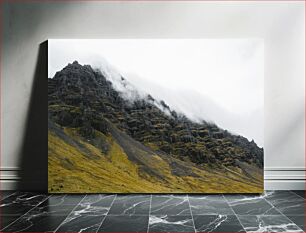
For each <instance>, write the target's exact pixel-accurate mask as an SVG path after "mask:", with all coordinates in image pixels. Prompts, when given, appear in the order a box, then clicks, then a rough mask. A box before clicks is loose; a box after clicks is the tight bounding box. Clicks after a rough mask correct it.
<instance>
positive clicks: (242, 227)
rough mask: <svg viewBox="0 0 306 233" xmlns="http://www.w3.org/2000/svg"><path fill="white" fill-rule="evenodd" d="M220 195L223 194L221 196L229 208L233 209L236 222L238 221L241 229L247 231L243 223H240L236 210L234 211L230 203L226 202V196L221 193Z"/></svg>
mask: <svg viewBox="0 0 306 233" xmlns="http://www.w3.org/2000/svg"><path fill="white" fill-rule="evenodd" d="M222 196H223V198H224V199H225V201H226V203H227V204H228V206H229V208H231V210H232V211H233V213H234V215H235V216H236V218H237V219H238V222H239V223H240V225H241V226H242V228H243V230H244V231H245V232H248V231H247V230H246V229H245V227H244V225H243V224H242V222H241V221H240V219H239V217H238V215H237V214H236V212H235V211H234V209H233V208H232V207H231V205H230V203H229V202H228V200H227V199H226V197H225V196H224V194H222Z"/></svg>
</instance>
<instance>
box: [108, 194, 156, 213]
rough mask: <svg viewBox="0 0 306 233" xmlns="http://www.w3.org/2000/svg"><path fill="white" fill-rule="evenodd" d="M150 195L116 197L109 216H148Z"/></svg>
mask: <svg viewBox="0 0 306 233" xmlns="http://www.w3.org/2000/svg"><path fill="white" fill-rule="evenodd" d="M150 200H151V196H150V195H117V196H116V198H115V201H114V202H113V204H112V206H111V208H110V210H109V213H108V214H109V215H133V214H137V215H149V209H150Z"/></svg>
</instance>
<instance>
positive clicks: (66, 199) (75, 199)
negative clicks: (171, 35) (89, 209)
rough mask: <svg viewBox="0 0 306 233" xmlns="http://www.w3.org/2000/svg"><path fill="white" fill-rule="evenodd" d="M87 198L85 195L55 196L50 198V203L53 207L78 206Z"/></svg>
mask: <svg viewBox="0 0 306 233" xmlns="http://www.w3.org/2000/svg"><path fill="white" fill-rule="evenodd" d="M85 196H86V195H84V194H80V195H79V194H70V195H69V194H67V195H66V194H55V195H52V196H50V197H49V199H48V203H49V205H52V206H61V205H77V204H78V203H80V201H81V200H82V199H83V198H85Z"/></svg>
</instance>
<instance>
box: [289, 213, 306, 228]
mask: <svg viewBox="0 0 306 233" xmlns="http://www.w3.org/2000/svg"><path fill="white" fill-rule="evenodd" d="M286 217H287V218H289V219H290V220H291V221H292V222H293V223H295V224H296V225H297V226H298V227H299V228H301V229H302V230H304V231H305V229H306V228H305V223H306V217H305V216H304V215H286Z"/></svg>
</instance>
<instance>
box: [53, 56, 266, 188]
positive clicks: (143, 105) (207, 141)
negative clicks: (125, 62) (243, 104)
mask: <svg viewBox="0 0 306 233" xmlns="http://www.w3.org/2000/svg"><path fill="white" fill-rule="evenodd" d="M117 82H119V84H120V86H121V87H125V86H129V83H128V81H127V80H125V79H124V78H123V77H121V78H120V79H119V80H117ZM116 85H118V83H116V84H115V83H112V82H111V81H110V80H109V79H107V77H105V74H102V73H101V71H98V70H94V69H92V67H91V66H89V65H84V66H82V65H80V64H78V63H77V62H74V63H72V64H68V65H67V66H66V67H65V68H64V69H63V70H61V71H59V72H57V73H56V75H55V76H54V77H53V78H52V79H48V109H49V111H48V112H49V113H48V114H49V191H50V192H78V191H83V192H154V191H155V192H218V191H223V192H239V191H240V192H261V191H262V183H263V181H262V167H263V149H262V148H259V147H258V146H257V145H256V143H255V142H254V141H251V142H249V141H248V140H247V139H246V138H244V137H242V136H238V135H233V134H231V133H230V132H228V131H226V130H223V129H221V128H219V127H218V126H216V125H215V124H211V123H207V122H205V121H203V122H201V123H195V122H192V121H190V120H189V119H187V118H186V117H185V116H184V115H182V114H179V113H177V112H175V111H173V110H171V109H170V107H169V106H168V105H167V104H166V103H165V102H164V101H159V100H157V99H155V98H153V97H152V96H150V95H139V96H138V98H133V99H132V100H131V99H127V98H125V96H126V95H125V93H122V92H121V91H119V90H118V88H116ZM132 91H135V90H132ZM133 94H134V96H135V95H136V96H137V91H136V93H133ZM86 164H87V165H86ZM85 165H86V166H85ZM80 166H82V168H80ZM107 173H111V174H108V175H106V174H107ZM63 176H64V177H66V178H65V179H63ZM60 183H61V184H60ZM229 184H231V186H230V187H229ZM88 186H90V188H88Z"/></svg>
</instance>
